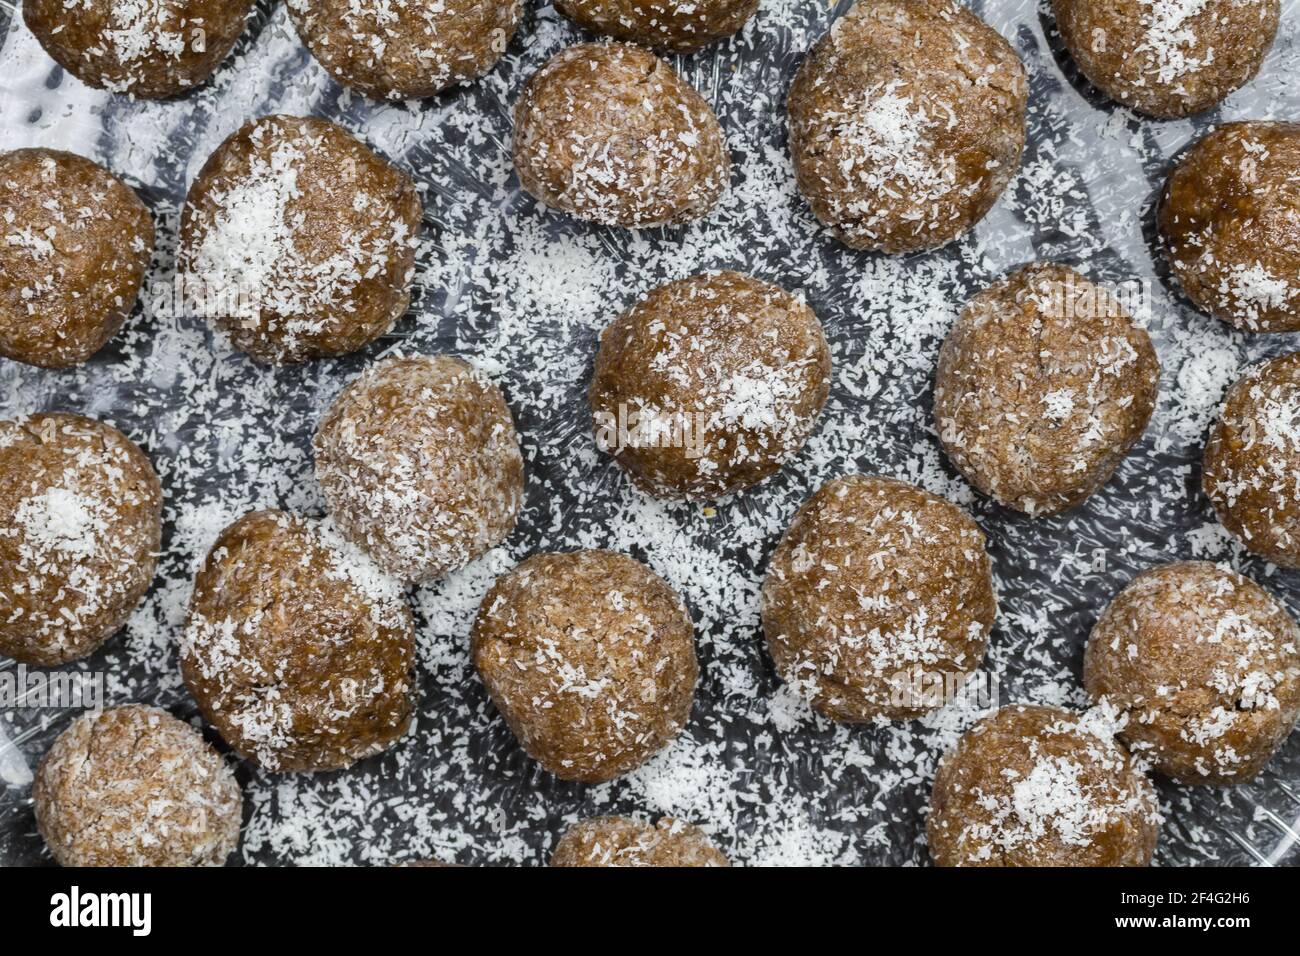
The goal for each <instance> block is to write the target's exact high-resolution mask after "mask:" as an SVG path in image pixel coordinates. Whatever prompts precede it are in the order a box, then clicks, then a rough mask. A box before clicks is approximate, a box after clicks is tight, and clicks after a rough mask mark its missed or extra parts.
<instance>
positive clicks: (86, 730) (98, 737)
mask: <svg viewBox="0 0 1300 956" xmlns="http://www.w3.org/2000/svg"><path fill="white" fill-rule="evenodd" d="M32 804H33V806H34V808H35V810H36V826H37V828H38V829H39V830H40V832H41V836H42V837H44V838H45V843H46V845H48V846H49V848H50V853H51V854H53V856H54V859H55V860H57V861H58V862H59V863H60V864H62V865H63V866H221V865H222V864H223V863H225V862H226V858H227V857H229V856H230V854H231V853H232V852H234V850H235V848H236V847H237V846H238V845H239V826H240V822H241V820H242V818H243V809H244V798H243V795H242V794H241V793H240V791H239V784H238V783H237V782H236V781H235V775H234V773H233V772H232V771H231V769H230V766H229V764H227V763H226V761H225V760H224V759H222V757H221V755H220V754H218V753H217V752H216V751H215V750H213V749H212V748H211V747H210V746H208V744H207V742H206V741H204V739H203V737H202V735H200V734H199V732H198V731H197V730H195V729H194V728H193V727H191V726H190V725H189V724H185V723H182V722H181V721H179V720H177V719H176V718H175V717H173V716H171V714H169V713H167V712H166V711H163V710H159V709H158V708H157V707H145V706H143V705H141V704H129V705H127V706H125V707H114V708H111V709H109V710H106V711H104V712H103V713H99V714H86V715H84V716H82V717H79V718H78V719H77V720H76V721H75V722H74V723H73V724H72V726H71V727H69V728H68V729H67V730H65V731H64V732H63V733H62V734H60V735H59V738H58V740H56V741H54V746H52V747H51V748H50V750H49V752H48V753H47V754H46V755H45V758H44V759H43V760H42V761H41V765H40V767H39V768H38V769H37V771H36V779H35V781H34V782H33V784H32Z"/></svg>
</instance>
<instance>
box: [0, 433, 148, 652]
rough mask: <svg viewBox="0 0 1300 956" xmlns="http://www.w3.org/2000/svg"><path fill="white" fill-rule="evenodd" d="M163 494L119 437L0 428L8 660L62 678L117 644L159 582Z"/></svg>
mask: <svg viewBox="0 0 1300 956" xmlns="http://www.w3.org/2000/svg"><path fill="white" fill-rule="evenodd" d="M161 539H162V487H161V485H160V484H159V482H158V476H157V474H156V473H155V472H154V470H153V465H151V464H150V463H149V459H148V458H147V457H146V456H145V454H144V452H142V451H141V450H140V449H139V448H137V447H136V445H135V444H134V443H133V442H132V441H131V440H130V439H129V438H127V437H126V436H125V435H123V434H122V433H121V432H119V431H118V430H117V429H116V428H113V427H112V426H111V425H106V424H104V423H103V422H98V421H95V420H94V419H91V418H83V417H81V416H80V415H68V414H64V413H63V412H46V413H43V414H39V415H30V416H27V417H23V418H18V419H14V420H12V421H0V656H2V657H12V658H15V659H17V660H20V661H23V662H25V663H28V664H39V665H42V666H54V665H57V664H64V663H67V662H68V661H72V660H76V659H77V658H81V657H85V656H86V655H87V654H90V653H91V652H92V651H94V650H95V649H96V648H98V647H99V646H100V645H102V644H103V643H104V642H105V641H107V640H108V639H109V638H110V637H112V636H113V634H115V633H116V632H117V631H118V630H119V629H120V628H121V627H122V625H123V624H125V623H126V619H127V618H128V617H129V616H130V614H131V612H132V611H133V610H135V607H136V605H138V604H139V603H140V599H141V598H143V597H144V594H145V592H146V591H148V590H149V585H150V583H152V581H153V575H154V569H155V567H156V566H157V563H158V550H159V547H160V544H161Z"/></svg>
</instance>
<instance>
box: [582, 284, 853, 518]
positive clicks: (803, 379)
mask: <svg viewBox="0 0 1300 956" xmlns="http://www.w3.org/2000/svg"><path fill="white" fill-rule="evenodd" d="M830 376H831V356H830V350H829V348H828V347H827V345H826V338H825V336H824V335H823V334H822V327H821V323H819V322H818V321H817V316H815V315H814V314H813V311H812V309H810V308H808V306H807V305H806V304H804V303H803V302H802V301H800V300H799V299H797V298H795V297H794V296H793V295H791V294H790V293H788V292H786V291H785V290H784V289H781V288H780V287H778V286H774V285H771V284H770V283H767V282H762V281H760V280H758V279H754V278H751V277H749V276H746V275H741V274H740V273H738V272H715V273H709V274H705V275H698V276H693V277H691V278H689V279H681V280H678V281H676V282H669V283H668V284H667V285H662V286H660V287H659V288H657V289H655V290H653V291H652V292H651V293H650V294H649V295H647V296H646V297H645V298H643V299H642V300H641V301H639V302H637V303H636V304H635V305H634V306H632V308H630V309H628V310H627V311H626V312H624V313H623V314H622V315H620V316H619V317H618V318H616V319H615V320H614V321H613V322H612V323H610V325H609V327H608V328H607V329H605V331H604V333H603V334H602V335H601V339H600V353H599V354H598V355H597V356H596V371H595V375H594V376H593V378H592V381H591V389H590V391H589V393H588V400H589V402H590V404H591V410H592V413H593V417H594V420H595V425H596V436H597V443H598V444H599V445H600V446H601V448H602V449H604V450H606V451H611V452H613V454H614V455H615V458H616V460H617V461H618V463H619V464H620V465H622V466H623V467H624V468H625V469H627V472H628V474H630V475H631V476H632V480H633V481H634V482H636V484H637V485H638V486H639V487H640V488H642V489H643V490H645V491H647V492H649V493H650V494H654V495H661V496H664V497H672V498H696V499H698V498H717V497H720V496H722V495H725V494H728V493H730V492H733V491H737V490H739V489H741V488H746V487H749V486H750V485H753V484H755V483H756V482H758V481H761V480H762V479H764V478H766V477H768V476H769V475H772V474H774V473H775V472H776V471H777V470H778V469H779V468H780V467H781V465H782V464H784V463H785V462H786V461H789V460H790V459H791V458H792V457H794V455H795V454H797V453H798V451H799V449H800V448H802V447H803V444H804V440H805V439H806V438H807V437H808V434H809V432H811V431H812V428H813V426H814V425H815V424H816V422H817V416H818V415H819V414H821V410H822V406H823V405H825V404H826V395H827V393H828V391H829V388H830ZM620 426H626V427H623V428H620Z"/></svg>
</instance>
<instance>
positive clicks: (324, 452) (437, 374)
mask: <svg viewBox="0 0 1300 956" xmlns="http://www.w3.org/2000/svg"><path fill="white" fill-rule="evenodd" d="M313 445H314V448H315V452H316V478H317V480H318V481H319V482H320V485H321V489H322V490H323V491H324V492H325V500H326V502H328V504H329V509H330V514H331V515H332V516H333V518H334V521H335V523H336V524H337V525H338V528H339V530H340V531H341V532H342V533H343V535H344V537H346V538H348V539H349V540H350V541H352V542H353V543H354V544H356V545H358V546H359V547H360V548H361V549H362V550H364V551H365V552H366V553H367V554H369V555H370V556H371V557H372V558H373V559H374V560H375V563H376V564H378V565H379V566H380V567H381V568H383V569H384V570H385V571H387V572H389V573H390V574H393V575H396V576H397V577H398V578H401V579H402V580H404V581H429V580H432V579H434V578H438V577H441V576H442V575H444V574H446V573H447V572H448V571H454V570H456V569H457V568H462V567H464V566H465V565H466V564H468V563H469V562H470V561H473V560H474V559H475V558H477V557H479V556H480V555H482V554H483V553H484V552H486V551H487V550H488V549H490V548H493V547H495V546H496V545H498V544H500V543H501V542H502V541H503V540H504V539H505V537H506V536H507V535H508V534H510V532H511V530H513V528H514V526H515V520H516V519H517V518H518V517H519V509H520V506H521V505H522V504H523V495H524V460H523V456H522V455H521V454H520V452H519V435H518V434H517V433H516V432H515V425H514V421H513V420H512V419H511V417H510V409H509V407H508V406H507V405H506V400H505V397H504V396H503V395H502V394H501V390H500V389H499V388H497V387H496V385H494V384H493V383H492V382H491V381H489V380H488V379H487V378H486V377H485V376H484V375H482V374H481V373H480V372H479V371H478V370H476V369H475V368H474V367H473V366H472V365H470V364H469V363H468V362H466V361H464V360H462V359H458V358H454V357H452V356H450V355H412V356H394V357H389V358H385V359H383V360H382V361H380V362H378V363H376V364H375V365H372V366H371V367H370V368H368V369H366V371H364V372H363V373H362V374H361V375H360V376H358V377H357V378H356V379H355V380H354V381H353V382H352V383H351V384H350V385H348V387H347V388H345V389H344V390H343V392H342V394H341V395H339V397H338V399H337V400H336V401H335V402H334V404H333V405H332V406H330V409H329V411H327V412H326V413H325V417H324V418H323V419H322V420H321V423H320V427H319V428H318V429H317V431H316V438H315V441H314V443H313Z"/></svg>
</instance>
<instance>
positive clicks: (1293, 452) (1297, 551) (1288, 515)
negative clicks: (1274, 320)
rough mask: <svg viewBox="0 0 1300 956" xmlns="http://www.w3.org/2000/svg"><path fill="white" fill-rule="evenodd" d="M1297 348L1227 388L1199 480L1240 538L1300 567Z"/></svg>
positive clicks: (1263, 552)
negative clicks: (1294, 351) (1297, 477)
mask: <svg viewBox="0 0 1300 956" xmlns="http://www.w3.org/2000/svg"><path fill="white" fill-rule="evenodd" d="M1297 475H1300V353H1292V354H1291V355H1284V356H1282V357H1281V358H1275V359H1273V360H1272V361H1269V362H1265V363H1263V364H1262V365H1257V366H1255V367H1254V368H1252V369H1251V370H1250V371H1248V372H1247V373H1246V374H1245V375H1244V376H1243V377H1242V378H1241V380H1240V381H1238V382H1237V383H1236V384H1235V385H1233V386H1232V388H1230V389H1228V394H1227V397H1226V398H1225V399H1224V401H1223V409H1222V411H1221V412H1220V414H1219V420H1218V422H1217V423H1216V424H1215V426H1214V429H1213V430H1212V431H1211V433H1210V441H1209V443H1208V444H1207V445H1206V447H1205V461H1204V463H1203V465H1202V469H1201V484H1202V487H1203V488H1204V490H1205V494H1206V495H1207V496H1208V497H1209V499H1210V503H1211V504H1212V505H1213V506H1214V511H1215V513H1216V514H1217V515H1218V517H1219V521H1220V522H1221V523H1222V524H1223V526H1224V527H1225V528H1226V529H1227V530H1228V531H1229V533H1231V534H1232V535H1233V536H1234V537H1235V538H1237V540H1238V541H1240V542H1241V543H1242V545H1243V546H1244V547H1245V548H1246V549H1247V550H1248V551H1252V552H1254V553H1255V554H1258V555H1261V556H1263V557H1265V558H1267V559H1268V560H1270V561H1272V562H1273V563H1274V564H1278V565H1281V566H1282V567H1284V568H1300V486H1298V485H1297V481H1296V476H1297Z"/></svg>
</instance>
